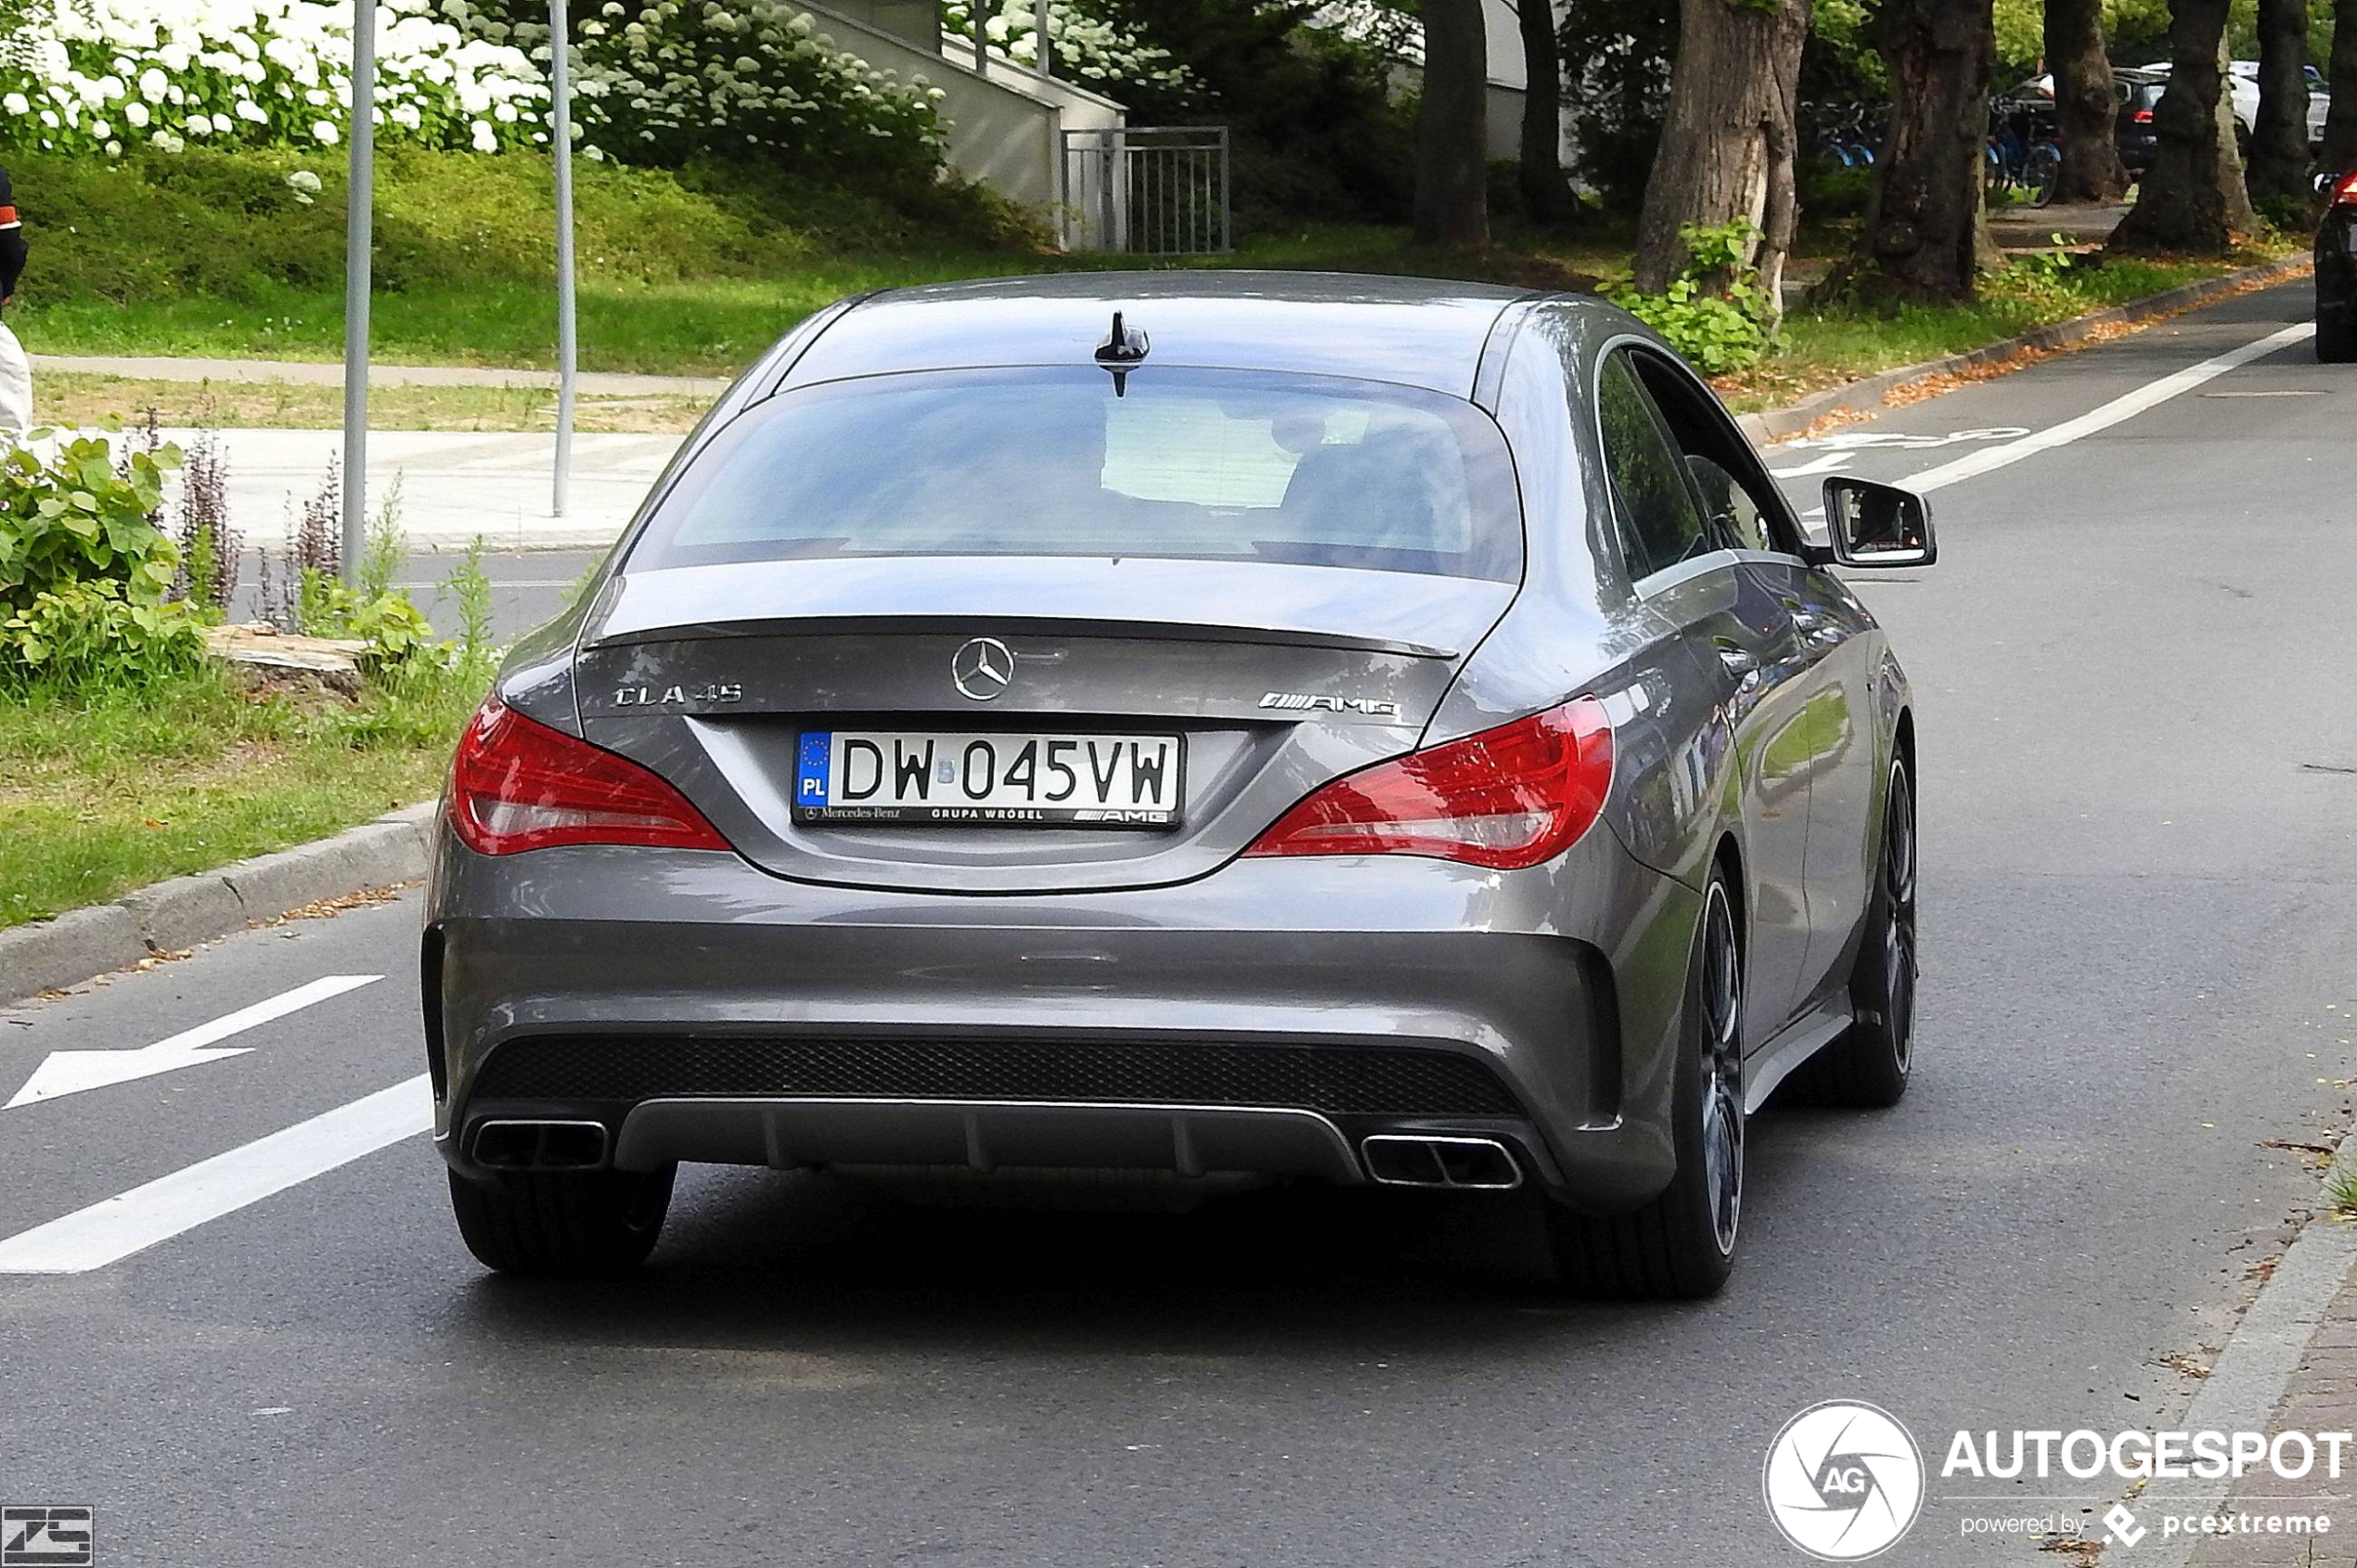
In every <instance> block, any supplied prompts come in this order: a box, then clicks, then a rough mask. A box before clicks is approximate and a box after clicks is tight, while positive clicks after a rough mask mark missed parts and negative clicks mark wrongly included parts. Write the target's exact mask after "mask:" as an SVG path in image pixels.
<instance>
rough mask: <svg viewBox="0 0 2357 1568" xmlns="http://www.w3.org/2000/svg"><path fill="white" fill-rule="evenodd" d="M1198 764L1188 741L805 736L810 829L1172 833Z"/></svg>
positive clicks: (797, 806)
mask: <svg viewBox="0 0 2357 1568" xmlns="http://www.w3.org/2000/svg"><path fill="white" fill-rule="evenodd" d="M1185 768H1186V748H1185V744H1184V742H1183V741H1182V740H1181V739H1180V738H1179V737H1178V736H1176V735H1007V734H998V735H955V734H942V733H932V732H927V733H917V732H908V731H896V730H839V729H818V730H809V731H805V733H804V735H803V737H802V744H801V747H800V749H799V751H798V752H797V755H796V766H795V778H794V796H793V814H794V820H796V821H798V822H892V823H901V824H908V823H927V822H934V823H952V824H955V823H965V824H968V825H987V826H990V827H1011V828H1020V827H1051V826H1052V827H1072V826H1082V827H1089V828H1171V827H1176V826H1177V825H1178V803H1179V801H1180V799H1181V798H1182V796H1181V790H1182V787H1183V782H1184V779H1185Z"/></svg>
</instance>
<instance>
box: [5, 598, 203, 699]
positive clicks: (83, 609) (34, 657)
mask: <svg viewBox="0 0 2357 1568" xmlns="http://www.w3.org/2000/svg"><path fill="white" fill-rule="evenodd" d="M201 624H202V622H201V619H200V615H199V613H198V611H197V610H196V609H195V607H194V606H192V605H190V604H189V603H188V602H187V600H185V599H174V600H172V601H171V602H169V603H161V604H135V603H133V602H132V601H131V600H130V599H128V598H125V597H124V596H123V587H122V584H121V583H118V582H116V581H114V580H112V579H110V578H102V579H99V580H98V581H96V582H90V583H68V584H64V585H60V586H59V587H58V588H55V589H44V590H42V591H41V592H39V593H36V594H34V595H33V596H32V603H31V604H29V605H27V606H26V607H25V608H24V609H21V610H17V611H16V612H15V613H14V614H11V615H9V616H8V617H7V618H6V620H0V688H10V689H17V690H21V689H22V688H26V687H28V686H32V685H35V684H40V685H44V686H46V687H49V688H52V689H71V688H91V687H101V688H127V687H145V686H148V685H151V684H153V683H155V682H157V681H161V680H164V679H167V678H169V677H171V676H173V675H185V674H187V672H188V671H189V670H191V669H193V668H195V667H196V664H197V662H198V660H199V659H200V658H201V657H202V655H203V651H204V638H203V635H202V633H201V632H200V630H199V627H200V625H201Z"/></svg>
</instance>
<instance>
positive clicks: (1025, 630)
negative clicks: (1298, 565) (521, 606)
mask: <svg viewBox="0 0 2357 1568" xmlns="http://www.w3.org/2000/svg"><path fill="white" fill-rule="evenodd" d="M988 620H989V628H988V629H989V630H990V631H991V632H993V633H995V634H1000V635H1005V636H1063V637H1138V636H1144V637H1151V638H1154V639H1156V640H1160V641H1168V642H1219V643H1258V644H1262V645H1273V646H1276V647H1280V648H1332V649H1345V650H1347V651H1350V652H1354V653H1393V654H1401V655H1405V656H1406V657H1409V658H1412V659H1456V658H1459V657H1461V656H1462V653H1463V649H1454V648H1438V647H1435V646H1434V645H1432V644H1430V643H1422V642H1409V641H1405V640H1402V639H1400V638H1397V637H1381V636H1354V635H1352V634H1350V633H1346V632H1324V631H1310V630H1305V629H1302V628H1299V627H1291V626H1247V625H1242V624H1226V623H1219V624H1205V623H1202V622H1199V621H1145V620H1135V619H1114V618H1109V617H1102V616H1054V615H1027V616H1007V615H993V616H990V617H989V618H988ZM975 623H976V618H975V617H974V616H972V615H784V616H760V617H752V618H746V619H736V620H728V621H691V622H682V623H678V624H676V625H669V626H638V627H633V628H631V629H630V630H628V631H626V632H618V633H616V634H614V635H613V636H599V637H587V638H584V639H583V641H582V644H581V651H582V652H584V653H592V652H597V651H599V650H600V649H609V648H634V647H640V646H643V645H645V644H649V643H663V642H714V641H721V640H725V639H727V638H730V637H775V636H844V635H847V634H854V633H865V632H885V633H901V634H907V635H912V636H926V635H931V636H954V635H955V634H957V633H960V632H968V631H972V629H973V627H974V625H975ZM1483 629H1484V630H1488V627H1487V626H1485V627H1484V628H1483Z"/></svg>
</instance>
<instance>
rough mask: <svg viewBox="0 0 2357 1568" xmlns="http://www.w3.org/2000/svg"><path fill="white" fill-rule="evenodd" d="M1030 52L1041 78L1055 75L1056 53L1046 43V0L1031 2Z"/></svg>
mask: <svg viewBox="0 0 2357 1568" xmlns="http://www.w3.org/2000/svg"><path fill="white" fill-rule="evenodd" d="M1031 36H1032V40H1033V43H1032V46H1031V52H1032V54H1033V56H1034V57H1035V58H1036V59H1037V64H1038V67H1039V74H1040V75H1042V76H1053V75H1054V74H1055V73H1056V51H1055V48H1054V46H1053V45H1050V43H1049V42H1048V0H1031Z"/></svg>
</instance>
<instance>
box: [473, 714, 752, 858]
mask: <svg viewBox="0 0 2357 1568" xmlns="http://www.w3.org/2000/svg"><path fill="white" fill-rule="evenodd" d="M448 810H449V815H450V826H451V827H452V828H453V829H456V830H457V834H458V837H459V839H460V840H461V841H463V842H465V843H466V845H467V847H468V848H470V849H471V850H474V851H476V852H477V853H479V854H482V855H516V854H520V853H522V851H524V850H528V849H548V848H551V847H553V846H555V845H558V844H648V845H655V846H659V847H662V848H666V849H727V848H728V840H726V839H724V838H722V837H721V836H720V833H719V830H718V829H715V828H714V827H713V825H712V824H711V823H710V822H707V821H705V820H704V816H703V813H702V812H700V811H698V810H697V809H696V808H695V807H694V806H692V805H689V803H688V798H687V797H686V796H685V795H682V794H681V793H680V792H679V791H678V790H675V789H673V788H672V787H671V786H670V785H669V784H667V783H665V782H663V779H661V778H657V777H656V776H655V775H654V774H652V773H650V772H649V771H648V770H647V769H645V768H643V767H641V766H639V765H638V764H637V763H634V762H632V761H630V760H629V759H628V758H627V757H618V756H616V755H614V753H612V752H609V751H607V750H605V749H604V748H603V747H599V746H592V745H591V744H589V742H588V741H586V740H581V739H575V738H574V737H573V736H570V735H567V734H565V733H564V732H563V731H561V730H556V729H551V728H549V727H548V726H547V725H545V724H541V723H538V722H537V721H535V720H533V719H528V718H526V717H524V716H523V715H522V713H517V712H516V711H515V710H514V709H513V708H510V707H509V706H508V705H507V704H505V703H503V702H501V701H500V700H499V699H498V698H497V697H496V696H495V697H491V698H488V699H486V700H484V702H483V706H482V707H480V708H478V709H476V710H475V715H474V717H473V718H472V719H470V720H469V721H468V723H467V729H466V733H465V734H464V735H463V736H461V737H460V738H459V740H458V756H457V761H456V762H454V763H453V764H452V765H451V769H450V795H449V805H448Z"/></svg>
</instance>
